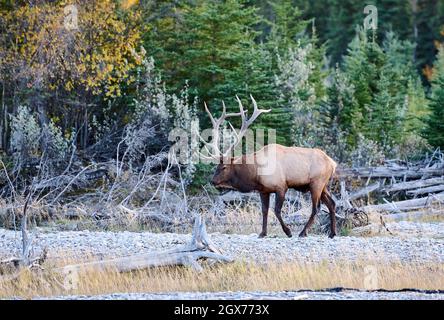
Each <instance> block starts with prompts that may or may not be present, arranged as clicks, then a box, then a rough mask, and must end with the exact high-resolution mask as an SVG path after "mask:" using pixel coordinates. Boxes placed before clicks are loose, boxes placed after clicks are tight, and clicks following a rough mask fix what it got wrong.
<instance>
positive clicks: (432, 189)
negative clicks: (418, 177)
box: [406, 184, 444, 197]
mask: <svg viewBox="0 0 444 320" xmlns="http://www.w3.org/2000/svg"><path fill="white" fill-rule="evenodd" d="M441 191H444V184H439V185H437V186H431V187H426V188H419V189H416V190H409V191H407V192H406V193H407V195H409V196H414V197H416V196H417V195H420V194H429V193H437V192H441Z"/></svg>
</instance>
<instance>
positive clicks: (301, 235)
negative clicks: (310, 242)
mask: <svg viewBox="0 0 444 320" xmlns="http://www.w3.org/2000/svg"><path fill="white" fill-rule="evenodd" d="M306 236H307V231H304V230H303V231H301V233H299V237H300V238H304V237H306Z"/></svg>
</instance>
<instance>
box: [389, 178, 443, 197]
mask: <svg viewBox="0 0 444 320" xmlns="http://www.w3.org/2000/svg"><path fill="white" fill-rule="evenodd" d="M443 183H444V177H441V178H431V179H424V180H413V181H407V182H400V183H395V184H393V185H391V186H390V187H387V188H384V189H383V190H382V191H384V192H387V193H392V192H397V191H406V190H412V189H418V188H424V187H429V186H434V185H437V184H443Z"/></svg>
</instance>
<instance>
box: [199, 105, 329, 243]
mask: <svg viewBox="0 0 444 320" xmlns="http://www.w3.org/2000/svg"><path fill="white" fill-rule="evenodd" d="M251 99H252V101H253V105H254V111H253V115H252V116H251V117H250V118H249V119H248V120H247V119H246V115H245V114H246V112H245V111H244V110H243V107H242V103H241V102H240V100H239V99H238V102H239V108H240V113H239V114H226V112H225V106H224V108H223V113H222V116H221V117H220V118H219V119H217V120H214V118H213V117H212V115H211V113H210V112H209V111H208V108H207V107H206V106H205V107H206V110H207V112H208V114H209V116H210V119H211V121H212V123H213V128H214V133H213V141H212V144H209V143H207V145H210V146H211V148H212V149H213V150H216V151H217V153H216V154H213V155H212V157H213V158H216V157H219V161H220V163H219V165H218V167H217V168H216V171H215V173H214V176H213V179H212V183H213V184H214V185H215V186H216V187H218V188H228V189H234V190H238V191H240V192H252V191H257V192H259V194H260V196H261V202H262V216H263V224H262V232H261V234H260V235H259V236H260V237H264V236H266V235H267V219H268V210H269V204H270V194H271V193H274V194H275V195H276V200H275V210H274V211H275V214H276V217H277V218H278V220H279V222H280V223H281V226H282V229H283V230H284V232H285V234H286V235H287V236H289V237H291V235H292V234H291V231H290V228H289V227H288V226H287V225H286V224H285V223H284V221H283V219H282V216H281V209H282V205H283V203H284V200H285V194H286V192H287V190H288V189H290V188H292V189H295V190H298V191H302V192H310V193H311V198H312V213H311V216H310V218H309V220H308V222H307V224H306V225H305V227H304V229H303V230H302V231H301V233H300V234H299V236H306V235H307V231H308V229H309V228H310V226H311V225H312V224H313V222H314V217H315V215H316V214H317V212H318V211H319V207H320V202H321V201H322V202H323V203H325V205H326V206H327V208H328V210H329V214H330V222H331V229H330V237H331V238H332V237H334V236H335V235H336V216H335V213H336V208H335V202H334V201H333V199H332V197H331V195H330V192H329V191H328V183H329V181H330V178H331V177H332V175H333V173H334V172H335V169H336V162H335V161H334V160H332V159H331V158H330V157H329V156H327V154H325V152H323V151H322V150H320V149H315V148H299V147H285V146H282V145H279V144H270V145H267V146H265V147H263V148H262V149H260V150H258V151H256V152H254V153H251V154H248V155H243V156H239V157H231V156H229V155H228V154H229V152H231V150H233V148H234V147H235V145H236V144H238V143H239V142H240V141H241V139H242V137H243V136H244V135H245V133H246V130H247V128H248V126H249V125H251V123H252V122H253V121H254V120H255V119H256V118H257V117H258V116H259V115H260V114H261V113H262V112H268V111H267V110H259V109H258V108H257V105H256V102H255V100H254V99H253V98H252V97H251ZM234 115H240V116H241V118H242V127H241V129H240V130H239V133H236V132H235V131H234V130H233V133H234V135H235V137H236V143H235V144H234V145H232V146H231V147H230V148H229V150H228V151H226V152H225V153H224V154H221V153H220V151H219V149H218V146H219V143H220V141H219V135H218V130H219V126H220V124H221V123H222V122H223V121H224V120H225V118H226V117H228V116H234Z"/></svg>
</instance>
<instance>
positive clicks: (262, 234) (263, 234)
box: [259, 231, 267, 238]
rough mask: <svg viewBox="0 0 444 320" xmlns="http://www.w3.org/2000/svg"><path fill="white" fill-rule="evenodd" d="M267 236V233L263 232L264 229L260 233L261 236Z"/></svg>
mask: <svg viewBox="0 0 444 320" xmlns="http://www.w3.org/2000/svg"><path fill="white" fill-rule="evenodd" d="M266 236H267V233H266V232H263V231H262V232H261V233H260V234H259V238H264V237H266Z"/></svg>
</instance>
